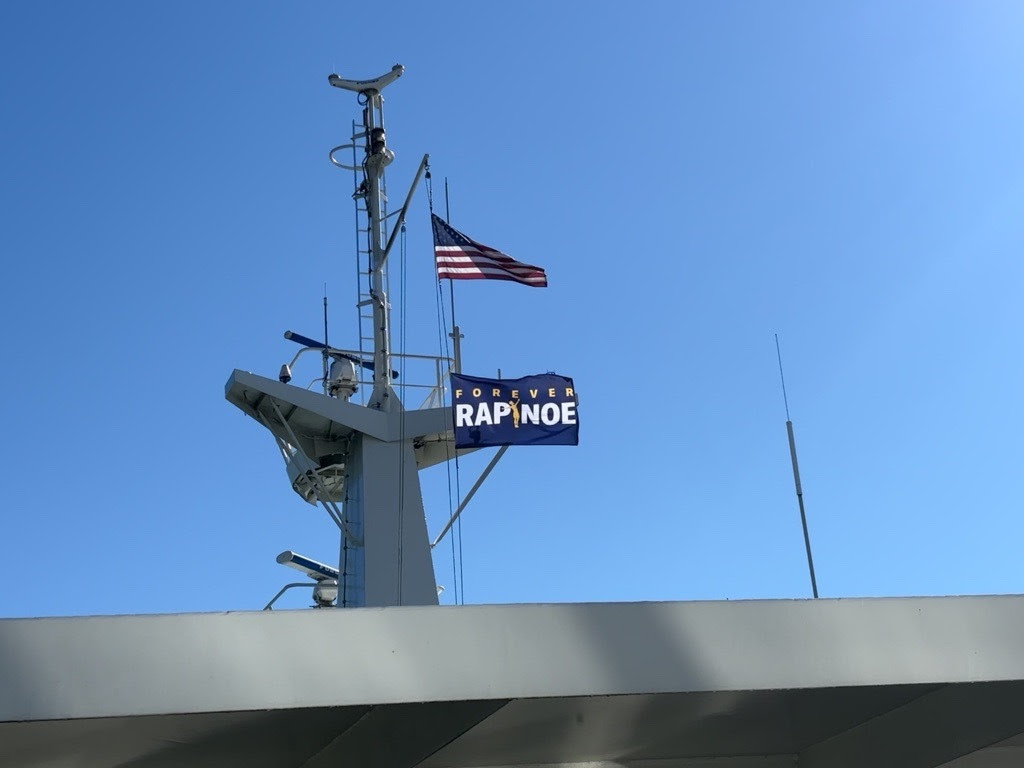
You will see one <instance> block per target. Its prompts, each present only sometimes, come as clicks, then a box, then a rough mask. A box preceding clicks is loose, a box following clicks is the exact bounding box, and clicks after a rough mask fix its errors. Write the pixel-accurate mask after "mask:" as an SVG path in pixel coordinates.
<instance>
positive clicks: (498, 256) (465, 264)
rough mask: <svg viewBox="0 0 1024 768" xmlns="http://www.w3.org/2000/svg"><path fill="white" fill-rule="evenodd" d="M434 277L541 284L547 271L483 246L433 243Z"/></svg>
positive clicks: (545, 279)
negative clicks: (435, 244) (435, 265)
mask: <svg viewBox="0 0 1024 768" xmlns="http://www.w3.org/2000/svg"><path fill="white" fill-rule="evenodd" d="M434 258H435V259H436V261H437V276H438V278H447V279H449V280H511V281H512V282H516V283H520V284H522V285H532V286H534V287H536V288H545V287H547V284H548V278H547V275H546V274H545V273H544V270H543V269H541V268H540V267H535V266H533V265H532V264H524V263H523V262H521V261H516V260H515V259H513V258H512V257H511V256H506V255H505V254H504V253H502V252H501V251H496V250H494V249H493V248H487V247H486V246H481V245H475V246H463V245H437V246H434Z"/></svg>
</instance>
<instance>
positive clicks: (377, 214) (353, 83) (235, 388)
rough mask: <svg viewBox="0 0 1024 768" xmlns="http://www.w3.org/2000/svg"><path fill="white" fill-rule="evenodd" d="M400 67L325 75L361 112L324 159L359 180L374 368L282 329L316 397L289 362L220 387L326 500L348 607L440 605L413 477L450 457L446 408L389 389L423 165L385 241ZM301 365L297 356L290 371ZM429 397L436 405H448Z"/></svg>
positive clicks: (310, 494)
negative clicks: (360, 376)
mask: <svg viewBox="0 0 1024 768" xmlns="http://www.w3.org/2000/svg"><path fill="white" fill-rule="evenodd" d="M403 71H404V69H403V68H402V66H401V65H398V64H396V65H395V66H394V67H393V68H392V70H391V71H390V72H388V73H387V74H385V75H382V76H381V77H378V78H375V79H373V80H359V81H357V80H345V79H343V78H340V77H338V76H337V75H331V76H330V77H329V78H328V82H329V83H330V84H331V85H332V86H335V87H337V88H340V89H342V90H345V91H350V92H353V93H355V94H357V98H358V101H359V104H360V106H361V107H362V122H361V124H360V126H359V128H357V130H356V131H355V132H354V135H353V137H352V144H351V145H342V146H341V147H335V148H334V149H333V150H331V152H330V157H331V160H332V162H334V163H335V165H338V166H340V167H342V168H350V169H351V170H353V171H355V172H356V173H357V179H358V181H357V184H356V186H355V191H354V193H353V198H354V199H355V200H356V209H357V212H358V213H359V214H360V215H361V216H362V215H365V224H366V227H365V228H361V227H358V229H359V232H361V233H365V234H366V235H367V238H366V240H367V242H366V250H365V251H361V253H365V255H366V256H367V257H368V261H367V265H366V271H365V273H362V272H361V273H360V279H361V280H362V279H365V280H367V281H368V284H369V288H368V290H367V292H366V293H365V294H361V295H365V297H366V298H365V299H364V300H362V301H360V302H359V304H360V305H363V306H362V307H361V309H362V308H364V307H365V305H367V304H368V305H370V306H371V307H372V312H373V314H372V318H371V324H372V327H373V337H372V342H373V351H372V360H370V361H362V360H360V358H359V357H358V353H356V354H355V355H353V354H352V352H351V351H346V350H339V349H332V348H330V347H327V346H326V344H321V343H318V342H315V341H312V340H308V339H305V337H300V336H298V335H297V334H292V333H291V332H290V331H289V332H288V333H286V337H287V338H292V339H293V340H295V339H304V340H305V341H306V342H308V343H310V344H318V345H319V348H320V349H321V351H322V354H323V358H324V371H325V372H324V378H323V381H324V393H323V394H320V393H316V392H310V391H308V390H306V389H302V388H301V387H298V386H294V385H292V384H290V383H289V382H290V381H291V377H292V371H291V366H289V365H285V366H283V367H282V371H281V376H280V380H279V381H274V380H271V379H267V378H264V377H261V376H257V375H255V374H252V373H247V372H244V371H239V370H236V371H235V372H234V373H232V375H231V377H230V379H229V380H228V383H227V386H226V391H225V395H226V397H227V399H228V401H229V402H231V403H232V404H234V405H235V406H237V407H238V408H240V409H241V410H242V411H243V412H244V413H246V414H248V415H249V416H252V417H253V418H254V419H256V420H257V421H258V422H260V423H261V424H262V425H263V426H265V427H266V428H267V429H268V430H270V432H271V433H272V435H273V436H274V438H275V440H276V441H277V443H278V447H279V448H280V450H281V453H282V455H283V456H284V458H285V461H286V464H287V468H288V472H289V479H290V480H291V482H292V486H293V488H294V489H295V490H296V492H298V493H299V494H300V495H301V496H302V497H303V498H304V499H306V500H307V501H310V502H312V503H316V502H320V503H322V504H323V505H324V507H325V508H326V509H327V511H328V513H329V514H330V516H331V517H332V519H333V520H334V521H335V523H337V525H338V527H339V529H340V530H341V550H340V556H339V563H338V570H339V571H340V577H339V579H338V581H339V592H340V594H339V600H338V602H339V605H340V606H341V607H346V608H349V607H360V606H384V605H436V604H437V585H436V583H435V579H434V569H433V562H432V560H431V555H430V549H431V546H430V539H429V537H428V534H427V529H426V520H425V516H424V510H423V499H422V495H421V492H420V483H419V470H420V469H421V468H423V467H428V466H431V465H433V464H436V463H438V462H441V461H449V460H451V459H453V458H454V457H455V455H456V451H455V447H454V440H453V435H452V427H451V416H450V413H449V410H448V409H447V408H445V407H443V406H442V407H434V408H426V409H421V410H418V411H407V410H406V407H405V405H404V404H403V403H402V402H401V401H400V399H399V397H398V395H397V394H396V393H395V390H394V388H393V387H392V380H393V377H394V373H393V368H392V364H393V360H394V358H395V356H394V354H393V351H392V347H391V332H390V324H391V320H390V304H389V300H388V294H387V291H386V286H387V272H386V270H387V258H388V255H389V253H390V252H391V250H392V248H393V246H394V244H395V236H396V234H397V233H398V231H399V229H400V227H401V226H402V222H403V221H404V219H405V214H406V211H407V210H408V208H409V204H410V202H411V199H412V195H413V191H414V190H415V188H416V185H417V184H418V182H419V179H420V178H421V176H422V174H423V172H424V171H425V169H426V168H427V162H428V158H427V156H424V157H423V160H422V161H421V162H420V165H419V167H418V169H417V171H416V174H415V178H414V179H413V183H412V186H411V187H410V189H409V193H408V195H407V196H406V199H405V204H404V205H403V207H402V208H401V209H400V210H399V211H397V212H396V214H397V218H396V219H395V222H394V225H393V227H392V228H391V234H390V236H389V235H388V220H389V218H390V217H389V216H388V214H387V213H386V196H385V194H384V191H383V174H384V169H385V167H387V166H388V165H389V164H390V163H391V162H392V161H393V160H394V156H395V155H394V152H392V150H391V149H390V148H389V147H388V145H387V137H386V133H385V130H384V125H383V122H384V119H383V96H382V95H381V91H382V90H383V89H384V87H385V86H387V85H389V84H390V83H392V82H394V81H395V80H396V79H397V78H398V77H400V76H401V74H402V72H403ZM357 145H359V146H361V148H362V150H363V155H364V156H363V158H362V160H361V162H359V164H358V165H353V166H345V165H344V164H343V163H341V162H340V161H338V160H337V159H336V158H335V153H336V152H337V151H338V150H340V149H345V148H352V150H353V153H355V151H356V147H357ZM357 247H358V246H357ZM358 261H359V259H357V262H358ZM329 357H333V358H334V359H335V364H334V365H332V369H333V368H335V366H338V371H339V373H338V374H337V375H335V374H333V373H332V374H328V373H327V360H328V358H329ZM297 359H298V355H296V357H295V359H294V360H293V361H292V363H293V364H294V363H295V362H296V361H297ZM352 361H356V362H357V363H361V364H362V365H364V366H365V367H367V368H369V369H370V370H372V371H373V379H372V393H371V395H370V398H369V401H368V402H367V404H366V406H365V407H364V406H361V405H357V404H355V403H353V402H350V400H349V398H350V397H351V396H352V394H354V392H355V391H356V390H357V388H358V382H357V381H356V374H355V368H354V364H353V362H352ZM438 386H439V387H440V386H443V382H438ZM436 399H437V402H438V405H439V406H441V404H442V403H443V397H437V398H436ZM339 502H340V506H339Z"/></svg>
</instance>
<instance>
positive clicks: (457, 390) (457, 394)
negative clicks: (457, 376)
mask: <svg viewBox="0 0 1024 768" xmlns="http://www.w3.org/2000/svg"><path fill="white" fill-rule="evenodd" d="M455 397H456V398H460V397H462V390H461V389H456V390H455Z"/></svg>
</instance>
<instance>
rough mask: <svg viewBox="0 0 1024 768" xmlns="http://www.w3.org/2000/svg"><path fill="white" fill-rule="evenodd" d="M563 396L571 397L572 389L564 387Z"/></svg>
mask: <svg viewBox="0 0 1024 768" xmlns="http://www.w3.org/2000/svg"><path fill="white" fill-rule="evenodd" d="M565 396H566V397H572V396H573V394H572V387H566V388H565Z"/></svg>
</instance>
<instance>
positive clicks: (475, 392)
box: [473, 387, 480, 397]
mask: <svg viewBox="0 0 1024 768" xmlns="http://www.w3.org/2000/svg"><path fill="white" fill-rule="evenodd" d="M473 397H480V388H479V387H474V388H473Z"/></svg>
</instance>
